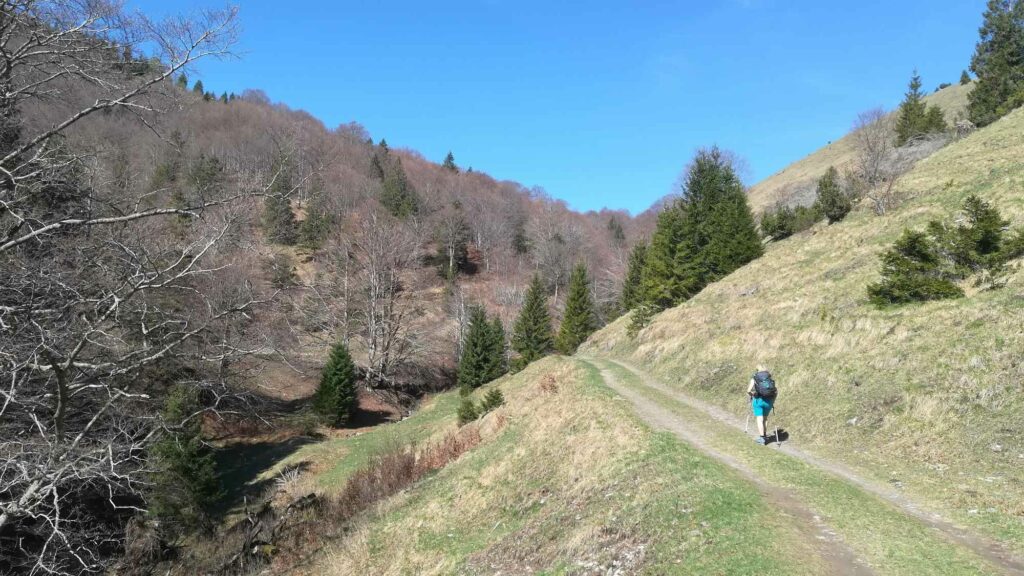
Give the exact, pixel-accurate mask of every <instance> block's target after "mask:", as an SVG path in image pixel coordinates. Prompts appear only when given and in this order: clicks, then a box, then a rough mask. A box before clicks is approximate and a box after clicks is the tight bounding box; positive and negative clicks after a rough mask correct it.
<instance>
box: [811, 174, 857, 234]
mask: <svg viewBox="0 0 1024 576" xmlns="http://www.w3.org/2000/svg"><path fill="white" fill-rule="evenodd" d="M817 205H818V207H819V208H820V210H821V214H822V215H823V216H824V217H825V218H828V223H829V224H834V223H836V222H839V221H841V220H842V219H843V218H846V215H847V214H849V213H850V210H851V209H853V202H851V201H850V198H849V196H847V195H846V193H845V192H843V189H842V186H841V185H840V183H839V171H838V170H836V169H835V167H831V166H830V167H829V169H828V171H826V172H825V175H824V176H822V177H821V179H820V180H818V201H817Z"/></svg>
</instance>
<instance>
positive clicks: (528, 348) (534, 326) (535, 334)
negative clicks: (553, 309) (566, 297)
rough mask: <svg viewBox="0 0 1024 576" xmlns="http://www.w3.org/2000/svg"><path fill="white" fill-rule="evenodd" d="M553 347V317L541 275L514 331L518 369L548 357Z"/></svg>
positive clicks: (534, 279)
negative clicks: (549, 311)
mask: <svg viewBox="0 0 1024 576" xmlns="http://www.w3.org/2000/svg"><path fill="white" fill-rule="evenodd" d="M552 345H553V337H552V330H551V316H550V315H549V314H548V306H547V298H546V296H545V294H544V283H543V282H542V281H541V279H540V276H539V275H535V276H534V277H533V281H532V282H531V283H530V288H529V290H527V292H526V300H525V301H524V302H523V309H522V310H521V311H520V312H519V317H518V318H517V319H516V323H515V326H514V327H513V330H512V349H513V350H515V351H516V352H517V353H518V354H519V357H518V358H517V359H516V368H517V369H522V368H524V367H526V365H527V364H529V363H531V362H533V361H535V360H538V359H540V358H542V357H544V356H546V355H547V354H549V353H550V352H551V348H552Z"/></svg>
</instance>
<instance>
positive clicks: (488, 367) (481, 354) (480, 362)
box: [457, 306, 504, 393]
mask: <svg viewBox="0 0 1024 576" xmlns="http://www.w3.org/2000/svg"><path fill="white" fill-rule="evenodd" d="M503 352H504V350H499V349H498V347H497V343H496V335H495V334H494V331H493V324H491V322H489V321H488V320H487V313H486V312H485V311H484V308H483V306H473V307H471V308H470V309H469V325H468V327H467V330H466V336H465V340H464V341H463V343H462V356H461V357H460V358H459V369H458V374H457V378H458V382H459V389H460V390H462V391H463V393H468V392H471V391H473V390H476V389H477V388H479V387H480V386H482V385H484V384H486V383H488V382H490V381H491V380H493V379H494V378H496V377H497V376H498V375H496V373H497V371H498V368H497V367H498V366H500V364H501V362H502V361H503V360H502V358H501V356H503V355H504V354H503ZM499 375H500V374H499Z"/></svg>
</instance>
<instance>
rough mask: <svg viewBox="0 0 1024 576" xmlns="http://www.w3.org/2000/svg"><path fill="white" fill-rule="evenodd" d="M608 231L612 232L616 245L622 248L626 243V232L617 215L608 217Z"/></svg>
mask: <svg viewBox="0 0 1024 576" xmlns="http://www.w3.org/2000/svg"><path fill="white" fill-rule="evenodd" d="M608 233H609V234H611V237H612V242H613V243H614V244H615V246H616V247H618V248H621V247H622V246H624V245H625V244H626V232H625V231H624V230H623V229H622V224H620V223H619V219H618V218H616V217H615V216H612V217H611V218H609V219H608Z"/></svg>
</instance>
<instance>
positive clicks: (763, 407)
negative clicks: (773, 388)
mask: <svg viewBox="0 0 1024 576" xmlns="http://www.w3.org/2000/svg"><path fill="white" fill-rule="evenodd" d="M772 402H774V400H767V399H765V398H754V400H753V401H752V402H751V403H750V405H751V407H752V408H753V409H754V416H767V415H768V414H769V413H770V412H771V411H772Z"/></svg>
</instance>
